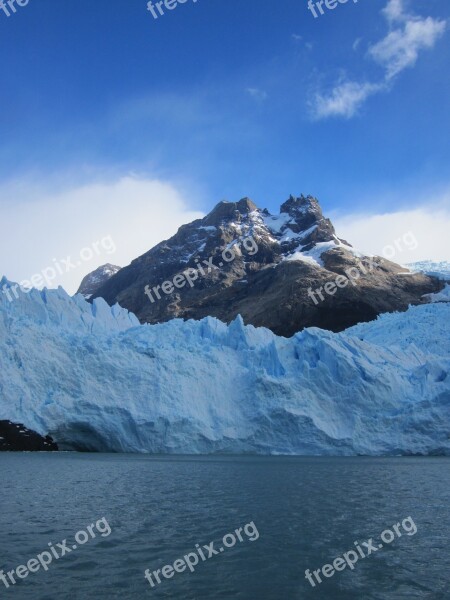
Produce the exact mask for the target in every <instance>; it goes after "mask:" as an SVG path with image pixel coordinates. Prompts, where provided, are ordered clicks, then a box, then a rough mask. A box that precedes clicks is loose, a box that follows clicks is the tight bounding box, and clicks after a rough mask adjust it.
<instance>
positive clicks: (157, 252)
mask: <svg viewBox="0 0 450 600" xmlns="http://www.w3.org/2000/svg"><path fill="white" fill-rule="evenodd" d="M246 238H247V239H249V238H251V239H252V240H254V242H255V244H256V245H257V252H256V253H255V254H254V255H251V256H250V255H248V254H245V253H244V252H242V251H240V252H236V256H235V258H234V259H233V260H232V261H231V262H227V263H225V264H224V261H223V260H221V255H222V254H221V253H223V251H224V249H227V248H230V247H231V246H233V245H237V244H238V243H239V242H242V240H244V239H246ZM207 261H211V264H213V265H214V269H211V270H208V272H207V273H206V274H205V275H202V276H201V277H197V279H196V281H195V285H192V286H188V285H186V286H184V287H183V289H174V288H175V287H177V286H173V285H172V286H170V285H168V286H167V287H168V289H170V290H171V291H170V293H169V294H167V295H165V294H162V295H160V296H161V297H160V298H157V301H154V300H155V299H154V297H151V300H149V298H150V296H148V297H147V296H146V291H145V290H146V289H148V288H150V289H154V288H155V287H157V286H159V287H161V286H162V285H163V284H164V282H170V281H174V280H175V278H176V277H177V276H178V277H181V275H182V274H183V273H184V272H185V271H186V270H187V269H197V268H198V265H199V264H200V265H202V264H203V263H206V262H207ZM372 263H373V259H372V257H368V256H364V254H363V253H361V252H359V251H358V250H356V249H355V248H353V247H352V246H351V245H350V243H349V242H347V241H346V240H343V239H341V238H339V237H338V236H337V235H336V231H335V229H334V226H333V224H332V222H331V221H330V220H329V219H327V218H326V217H325V216H324V215H323V213H322V209H321V207H320V204H319V202H318V200H317V199H316V198H314V197H313V196H310V195H309V196H304V195H301V196H299V197H295V196H292V195H291V196H290V197H289V198H288V200H287V201H286V202H284V203H283V204H282V205H281V207H280V213H279V214H278V215H272V214H270V213H269V211H268V210H267V209H259V208H258V207H257V206H256V204H255V203H254V202H253V201H252V200H250V199H249V198H242V199H241V200H239V201H238V202H228V201H222V202H219V203H218V204H216V206H215V207H214V208H213V210H212V211H211V212H210V213H208V214H207V215H206V216H205V217H204V218H203V219H197V220H195V221H193V222H192V223H188V224H185V225H182V226H181V227H180V228H179V229H178V231H177V233H176V234H175V235H174V236H172V237H171V238H170V239H168V240H164V241H162V242H160V243H159V244H157V245H156V246H154V247H153V248H151V249H150V250H149V251H148V252H146V253H144V254H143V255H142V256H140V257H137V258H136V259H134V260H133V261H132V262H131V264H130V265H128V266H127V267H124V268H122V269H121V270H120V271H119V272H118V273H116V274H115V275H113V276H112V277H111V278H109V279H108V280H107V281H105V282H104V283H103V284H102V285H100V287H99V288H98V289H97V290H96V291H95V293H94V294H93V298H95V297H103V298H104V299H105V300H106V301H107V302H108V304H114V303H116V302H118V303H119V304H120V305H121V306H124V307H126V308H127V309H128V310H130V311H131V312H133V313H134V314H136V315H137V317H138V318H139V320H140V322H141V323H160V322H165V321H168V320H170V319H172V318H183V319H190V318H192V319H201V318H203V317H206V316H214V317H217V318H219V319H221V320H222V321H224V322H226V323H230V322H231V321H233V320H234V319H235V318H236V316H237V315H238V314H240V315H241V316H242V317H243V319H244V321H245V323H249V324H253V325H255V326H262V327H267V328H269V329H271V330H272V331H273V332H274V333H276V334H277V335H283V336H287V337H289V336H292V335H294V334H295V333H296V332H298V331H300V330H302V329H303V328H305V327H309V326H317V327H321V328H324V329H329V330H332V331H342V330H343V329H346V328H347V327H350V326H352V325H355V324H356V323H358V322H362V321H370V320H372V319H374V318H375V317H376V316H377V315H378V314H381V313H383V312H389V311H393V310H406V309H407V308H408V306H409V305H410V304H421V303H424V302H425V300H424V299H423V296H424V295H425V294H429V293H435V292H438V291H440V289H441V287H442V284H441V283H439V282H438V281H437V280H436V279H434V278H432V277H429V276H427V275H424V274H420V273H418V274H410V276H409V277H404V276H403V275H404V273H405V268H404V267H402V266H400V265H397V264H396V263H393V262H391V261H389V260H386V259H384V258H381V257H379V260H378V262H377V269H376V271H374V272H373V273H372V272H371V273H369V275H368V274H367V269H368V267H369V265H370V264H372ZM218 265H220V268H219V266H218ZM349 269H357V270H358V273H359V274H360V277H358V281H355V280H352V281H351V285H346V286H344V287H345V289H344V287H343V288H341V289H339V290H338V293H337V291H336V292H335V293H334V294H327V295H326V296H323V294H322V296H323V299H322V297H320V302H316V300H317V296H314V290H318V289H322V290H323V289H324V286H326V285H327V284H328V286H331V285H332V284H333V282H334V281H335V280H336V279H337V278H338V277H339V276H344V275H345V274H346V273H347V272H348V271H349ZM365 271H366V272H365ZM353 272H354V271H353Z"/></svg>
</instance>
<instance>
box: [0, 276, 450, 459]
mask: <svg viewBox="0 0 450 600" xmlns="http://www.w3.org/2000/svg"><path fill="white" fill-rule="evenodd" d="M3 284H5V281H3ZM449 372H450V305H449V304H448V303H447V304H445V303H442V304H430V305H425V306H419V307H414V308H410V309H409V310H408V311H407V312H406V313H394V314H386V315H383V316H382V317H379V318H378V319H377V320H376V321H373V322H371V323H365V324H362V325H357V326H356V327H353V328H351V329H348V330H347V331H345V332H343V333H340V334H333V333H331V332H328V331H323V330H319V329H316V328H310V329H306V330H304V331H303V332H301V333H298V334H296V335H295V336H294V337H292V338H290V339H286V338H281V337H277V336H276V335H274V334H273V333H271V332H270V331H269V330H267V329H263V328H259V329H257V328H254V327H252V326H245V325H244V323H243V321H242V319H241V318H240V317H238V318H237V319H236V320H235V321H234V322H233V323H231V324H230V325H229V326H227V325H225V324H224V323H222V322H220V321H218V320H217V319H213V318H210V317H209V318H206V319H203V320H202V321H187V322H183V321H181V320H178V319H175V320H173V321H169V322H168V323H164V324H160V325H140V324H139V322H138V320H137V318H136V317H135V316H134V315H132V314H130V313H128V311H126V310H124V309H122V308H121V307H119V306H118V305H116V306H114V307H112V308H111V307H109V306H108V305H107V304H106V302H104V301H103V300H101V299H97V300H95V301H94V303H93V304H92V305H91V304H88V303H87V302H86V301H85V300H84V298H82V297H81V296H76V297H74V298H71V297H70V296H68V295H67V294H66V292H64V290H63V289H62V288H59V289H58V290H50V291H49V290H44V291H42V292H40V291H37V290H32V291H31V292H30V293H27V294H21V295H19V298H18V299H14V301H12V302H11V301H9V300H8V298H7V297H6V295H5V294H3V293H1V291H0V419H9V420H11V421H13V422H20V423H24V424H25V425H26V426H27V427H29V428H31V429H34V430H36V431H37V432H39V433H41V434H47V433H50V434H51V435H52V436H53V437H54V438H55V439H56V441H57V442H58V443H59V445H60V447H62V448H75V449H84V450H100V451H123V452H155V453H156V452H162V453H209V452H218V451H221V452H235V453H240V452H249V451H251V452H258V453H266V454H269V453H275V454H280V453H283V454H338V455H342V454H348V455H352V454H358V453H362V454H372V455H378V454H380V455H381V454H399V453H430V452H441V453H447V454H450V439H449V437H448V426H449V422H450V409H449V403H450V377H449V375H448V374H449Z"/></svg>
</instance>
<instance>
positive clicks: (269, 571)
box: [0, 453, 450, 600]
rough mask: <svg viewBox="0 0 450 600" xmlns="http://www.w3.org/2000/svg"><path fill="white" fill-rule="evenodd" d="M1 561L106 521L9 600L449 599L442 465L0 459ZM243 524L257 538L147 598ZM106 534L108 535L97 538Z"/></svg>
mask: <svg viewBox="0 0 450 600" xmlns="http://www.w3.org/2000/svg"><path fill="white" fill-rule="evenodd" d="M0 475H1V492H0V499H1V500H0V502H1V503H0V511H1V512H0V526H1V527H0V562H1V568H3V569H4V570H6V571H9V570H11V569H13V568H16V567H17V566H18V565H21V564H26V563H27V562H28V561H29V559H30V558H33V557H35V556H36V555H37V554H38V553H40V552H42V551H44V550H48V549H49V548H48V543H49V542H52V543H53V544H54V545H55V544H56V543H57V542H61V541H62V540H63V539H64V538H67V539H68V540H73V539H74V535H75V533H76V532H77V531H79V530H81V529H84V530H86V527H87V525H89V524H91V523H94V522H96V521H97V520H98V519H101V518H102V517H106V519H107V522H108V523H109V525H110V526H111V534H110V535H109V536H107V537H102V536H101V535H100V534H99V533H98V532H97V535H96V537H95V539H91V540H90V541H88V542H87V543H86V544H84V545H82V546H79V547H78V548H77V549H76V550H73V551H72V552H71V553H70V554H68V555H66V556H64V557H62V558H60V559H59V560H58V561H56V560H55V561H54V562H53V563H52V564H51V565H50V566H49V569H48V571H44V570H42V569H40V570H39V571H38V572H36V573H30V574H29V575H28V576H27V577H26V578H25V579H22V580H19V581H18V583H17V584H16V585H10V587H9V588H8V589H6V587H5V586H4V584H2V583H1V582H0V595H1V597H2V598H7V597H8V598H14V599H15V600H21V599H24V600H25V599H27V600H28V599H30V600H31V599H32V600H61V599H63V600H65V599H70V600H90V599H92V600H94V599H111V598H120V599H139V600H140V599H147V598H170V599H180V600H200V599H205V600H212V599H215V598H218V599H222V598H223V599H236V600H297V599H310V598H311V599H312V598H315V599H320V600H328V599H330V600H341V599H342V600H353V599H358V600H366V599H380V600H385V599H388V600H390V599H392V600H397V599H402V598H405V599H408V600H411V599H414V598H427V599H430V600H439V599H442V600H444V599H448V598H450V536H449V533H450V460H449V459H445V458H429V459H420V458H401V459H400V458H399V459H397V458H391V459H368V458H282V457H148V456H135V455H110V454H109V455H107V454H104V455H102V454H69V453H67V454H65V453H60V454H2V455H1V456H0ZM409 516H411V517H412V519H413V521H414V523H415V524H416V526H417V533H416V534H415V535H411V536H408V535H406V533H405V532H403V535H402V537H401V538H396V539H395V540H394V541H393V542H392V543H391V544H390V545H385V547H384V548H383V549H381V550H378V551H377V552H376V553H372V555H371V556H369V557H367V558H365V559H364V560H362V559H361V560H360V561H359V562H358V563H357V564H356V566H355V568H354V570H353V571H351V570H350V569H349V568H346V569H345V570H344V571H342V572H337V573H335V574H334V575H333V576H332V577H330V578H329V579H325V578H324V577H322V579H323V580H324V581H323V583H322V584H320V585H318V584H317V585H316V587H315V588H313V587H312V586H311V585H310V584H309V583H308V581H307V580H306V579H305V569H308V568H309V569H311V570H315V569H318V568H320V567H322V566H323V565H324V564H326V563H332V562H333V560H334V559H335V558H337V557H338V556H342V554H343V553H344V552H346V551H348V550H350V549H352V548H353V549H354V544H353V542H354V541H355V540H358V541H359V542H360V543H361V542H364V541H367V540H368V539H369V538H371V537H372V538H377V541H378V540H379V536H380V534H381V532H382V531H384V530H385V529H386V528H388V527H391V528H392V525H393V524H395V523H397V522H401V521H402V520H403V519H405V518H406V517H409ZM251 521H253V522H254V524H255V526H256V528H257V530H258V533H259V539H257V540H255V541H253V542H251V541H249V539H248V538H247V536H246V535H245V534H244V532H241V536H243V539H244V541H243V542H239V541H238V542H237V543H236V545H235V546H234V547H232V548H229V549H226V550H225V551H224V552H223V553H219V554H218V555H214V556H213V557H212V558H210V559H208V560H206V561H205V562H203V561H199V564H198V565H197V566H196V567H195V572H194V573H191V572H190V571H185V572H183V573H176V574H175V576H173V577H172V578H171V579H164V578H163V579H162V583H161V584H160V585H156V586H155V587H154V588H151V587H150V584H149V583H148V582H147V581H146V580H145V579H144V570H145V569H147V568H148V569H150V571H154V570H157V569H161V568H162V567H163V566H164V565H166V564H173V563H174V561H175V560H176V559H179V558H181V557H183V555H185V554H187V553H188V552H192V551H193V550H195V544H196V543H199V544H200V545H207V544H209V543H210V542H211V541H213V540H215V541H216V542H215V545H214V548H218V547H219V546H221V545H222V543H221V540H222V538H223V536H224V535H225V534H227V533H229V532H233V531H234V530H235V529H237V528H239V527H243V526H244V525H245V524H247V523H249V522H251ZM103 531H105V529H103Z"/></svg>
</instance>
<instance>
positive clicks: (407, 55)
mask: <svg viewBox="0 0 450 600" xmlns="http://www.w3.org/2000/svg"><path fill="white" fill-rule="evenodd" d="M392 2H393V3H396V2H397V3H398V2H399V0H391V3H392ZM388 6H389V5H388ZM394 14H395V16H392V15H391V17H390V18H391V21H392V19H394V20H396V21H403V20H404V24H403V26H401V27H400V28H398V29H394V30H393V31H390V32H389V34H388V35H387V36H386V37H385V38H384V39H382V40H381V41H379V42H378V43H377V44H375V45H373V46H371V47H370V48H369V55H370V56H371V57H372V58H373V59H374V60H375V61H376V62H377V63H379V64H380V65H381V66H382V67H384V68H385V70H386V80H388V81H389V80H390V79H392V78H393V77H395V76H396V75H398V74H399V73H401V72H402V71H403V70H404V69H407V68H408V67H413V66H414V65H415V64H416V62H417V59H418V57H419V52H420V51H421V50H425V49H427V48H433V46H434V45H435V43H436V41H437V40H438V39H439V38H440V37H441V36H442V35H443V34H444V31H445V29H446V25H447V24H446V22H445V21H440V20H437V19H432V18H431V17H428V18H426V19H420V18H415V17H408V18H407V20H405V15H404V14H403V13H400V14H396V13H394Z"/></svg>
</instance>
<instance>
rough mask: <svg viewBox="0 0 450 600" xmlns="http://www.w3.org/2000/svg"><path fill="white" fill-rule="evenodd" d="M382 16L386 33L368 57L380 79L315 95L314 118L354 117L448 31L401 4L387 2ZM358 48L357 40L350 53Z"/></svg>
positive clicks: (345, 84) (342, 83)
mask: <svg viewBox="0 0 450 600" xmlns="http://www.w3.org/2000/svg"><path fill="white" fill-rule="evenodd" d="M381 12H382V14H383V16H384V17H385V19H386V20H387V23H388V28H389V31H388V33H387V34H386V36H385V37H384V38H383V39H381V40H380V41H379V42H377V43H375V44H373V45H372V46H370V47H369V51H368V57H370V58H371V59H372V60H374V61H375V62H376V63H378V64H379V65H381V66H382V67H383V69H384V77H383V79H382V80H380V81H379V82H375V83H370V82H367V81H366V82H357V81H351V80H347V81H340V82H339V83H338V84H337V85H335V86H334V87H333V88H332V89H331V90H330V91H328V92H327V93H325V94H322V93H317V94H316V95H315V96H314V99H313V101H312V105H311V109H312V115H313V118H315V119H325V118H328V117H345V118H347V119H349V118H351V117H353V116H354V115H355V114H356V113H357V112H358V109H359V108H360V107H361V106H362V105H363V104H364V102H365V101H366V100H367V99H368V98H369V97H370V96H372V95H374V94H377V93H379V92H382V91H388V90H389V89H390V84H391V83H392V81H393V80H394V79H395V77H397V76H398V75H399V74H400V73H401V72H402V71H403V70H404V69H406V68H408V67H413V66H414V65H415V64H416V62H417V59H418V57H419V53H420V51H421V50H426V49H431V48H433V47H434V45H435V44H436V42H437V41H438V40H439V38H441V37H442V36H443V34H444V32H445V29H446V27H447V23H446V21H444V20H440V19H433V18H432V17H426V18H423V17H419V16H416V15H413V14H410V13H408V12H407V11H406V9H405V4H404V0H389V1H388V3H387V5H386V6H385V7H384V9H383V10H382V11H381ZM358 46H359V41H358V40H356V42H355V44H354V45H353V49H354V50H355V49H357V48H358Z"/></svg>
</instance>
